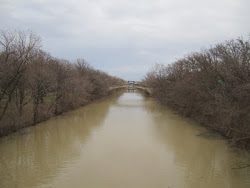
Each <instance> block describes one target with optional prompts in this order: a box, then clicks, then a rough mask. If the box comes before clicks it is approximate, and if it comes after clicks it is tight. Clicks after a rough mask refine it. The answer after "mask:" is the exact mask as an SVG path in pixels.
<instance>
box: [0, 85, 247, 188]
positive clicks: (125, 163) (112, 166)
mask: <svg viewBox="0 0 250 188" xmlns="http://www.w3.org/2000/svg"><path fill="white" fill-rule="evenodd" d="M204 131H205V130H204V128H202V127H200V126H198V125H196V124H195V123H194V122H192V121H191V120H189V119H187V118H183V117H181V116H179V115H178V114H176V113H175V112H173V111H171V110H169V109H168V108H166V107H163V106H161V105H160V104H158V103H157V102H156V101H155V100H154V99H152V98H146V97H144V96H143V95H142V94H140V93H139V92H134V91H133V90H132V91H121V92H116V93H114V94H112V95H110V96H107V97H105V98H103V99H100V100H98V101H95V102H93V103H91V104H89V105H87V106H85V107H82V108H80V109H78V110H75V111H71V112H68V113H65V114H63V115H60V116H57V117H54V118H52V119H50V120H48V121H45V122H42V123H40V124H38V125H37V126H34V127H30V128H25V129H23V130H21V131H19V132H16V133H14V134H12V135H10V136H8V137H3V138H1V139H0V153H1V155H0V187H1V188H5V187H11V188H12V187H23V188H27V187H37V188H45V187H46V188H47V187H56V188H66V187H67V188H68V187H74V188H78V187H79V188H81V187H84V188H85V187H86V188H211V187H213V188H231V187H232V188H233V187H235V188H236V187H237V188H238V187H240V188H245V187H246V188H249V187H250V168H243V169H232V168H235V167H237V165H242V164H246V163H249V161H248V160H249V154H247V153H244V152H243V151H241V152H240V151H235V150H234V149H233V148H231V147H229V146H228V145H227V144H226V142H225V141H224V140H222V139H221V138H220V137H219V136H216V135H206V134H204V135H203V134H200V133H202V132H204Z"/></svg>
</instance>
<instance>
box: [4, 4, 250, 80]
mask: <svg viewBox="0 0 250 188" xmlns="http://www.w3.org/2000/svg"><path fill="white" fill-rule="evenodd" d="M0 29H24V30H25V29H30V30H32V31H34V32H35V33H36V34H37V35H39V36H40V37H41V38H42V44H43V49H44V50H45V51H47V52H50V54H51V55H53V56H55V57H59V58H64V59H68V60H71V61H73V60H75V59H77V58H84V59H85V60H86V61H87V62H89V63H90V64H91V65H92V66H94V67H95V68H98V69H101V70H104V71H106V72H108V73H110V74H112V75H116V76H119V77H122V78H123V79H126V80H140V79H142V78H143V77H144V75H145V74H146V72H147V71H148V70H149V69H150V68H151V67H152V66H153V65H154V64H155V63H164V64H167V63H171V62H173V61H174V60H175V59H177V58H181V57H182V56H183V55H185V54H187V53H189V52H193V51H199V50H200V49H201V48H208V47H210V46H211V45H213V44H216V43H219V42H223V41H225V40H229V39H233V38H237V37H240V36H242V37H244V38H248V36H249V34H250V0H0Z"/></svg>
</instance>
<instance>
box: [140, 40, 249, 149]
mask: <svg viewBox="0 0 250 188" xmlns="http://www.w3.org/2000/svg"><path fill="white" fill-rule="evenodd" d="M144 84H145V85H146V86H148V87H150V88H152V90H153V96H154V97H155V98H157V99H158V100H159V101H160V102H161V103H163V104H165V105H167V106H169V107H171V108H173V109H175V110H176V111H178V112H179V113H180V114H182V115H185V116H187V117H190V118H192V119H194V120H196V121H197V122H199V123H200V124H201V125H203V126H205V127H207V128H208V129H210V130H212V131H215V132H218V133H220V134H221V135H223V136H224V137H225V138H227V139H228V140H230V143H231V144H232V145H235V146H237V147H241V148H245V149H248V150H249V149H250V44H249V40H248V41H245V40H243V39H237V40H231V41H227V42H225V43H222V44H217V45H215V46H214V47H211V48H210V49H207V50H203V51H201V52H196V53H192V54H189V55H187V56H185V57H183V58H182V59H179V60H177V61H176V62H173V63H172V64H169V65H156V66H155V67H154V68H153V69H152V70H151V71H150V72H149V73H148V74H147V76H146V79H145V81H144Z"/></svg>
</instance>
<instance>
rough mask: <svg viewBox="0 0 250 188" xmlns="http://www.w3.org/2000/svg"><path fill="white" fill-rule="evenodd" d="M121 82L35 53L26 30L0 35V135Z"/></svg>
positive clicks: (37, 47)
mask: <svg viewBox="0 0 250 188" xmlns="http://www.w3.org/2000/svg"><path fill="white" fill-rule="evenodd" d="M121 84H123V80H121V79H119V78H116V77H113V76H110V75H108V74H106V73H105V72H102V71H100V70H96V69H94V68H93V67H91V66H90V65H89V64H88V63H87V62H86V61H85V60H83V59H77V60H76V61H74V62H70V61H67V60H64V59H58V58H55V57H52V56H51V55H49V54H48V53H47V52H44V51H43V50H42V49H41V42H40V38H39V37H38V36H36V35H35V34H33V33H32V32H24V31H14V32H12V31H2V32H1V34H0V136H3V135H7V134H9V133H11V132H14V131H17V130H19V129H21V128H23V127H27V126H31V125H35V124H36V123H38V122H41V121H44V120H46V119H49V118H50V117H53V116H56V115H58V114H61V113H63V112H66V111H69V110H72V109H76V108H78V107H80V106H83V105H85V104H87V103H89V102H91V101H93V100H95V99H97V98H100V97H102V96H105V95H107V94H108V93H109V88H110V87H114V86H117V85H121Z"/></svg>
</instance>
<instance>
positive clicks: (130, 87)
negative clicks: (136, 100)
mask: <svg viewBox="0 0 250 188" xmlns="http://www.w3.org/2000/svg"><path fill="white" fill-rule="evenodd" d="M130 82H131V81H130ZM115 89H128V90H133V89H139V90H142V91H143V92H145V93H146V94H147V95H152V89H151V88H148V87H144V86H141V85H140V84H138V83H136V82H134V83H128V84H124V85H122V86H114V87H110V88H109V90H115Z"/></svg>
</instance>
